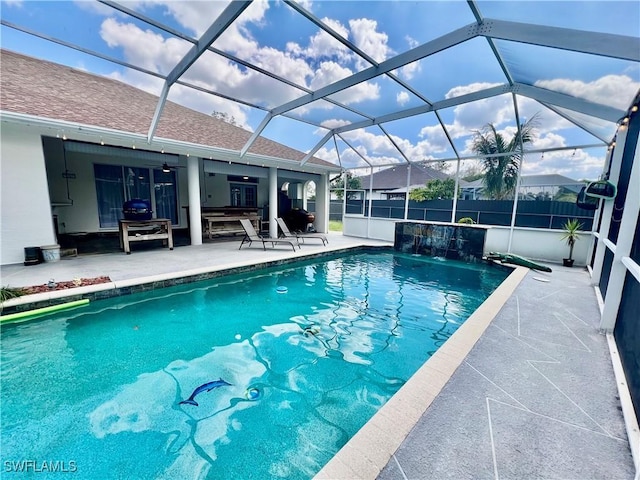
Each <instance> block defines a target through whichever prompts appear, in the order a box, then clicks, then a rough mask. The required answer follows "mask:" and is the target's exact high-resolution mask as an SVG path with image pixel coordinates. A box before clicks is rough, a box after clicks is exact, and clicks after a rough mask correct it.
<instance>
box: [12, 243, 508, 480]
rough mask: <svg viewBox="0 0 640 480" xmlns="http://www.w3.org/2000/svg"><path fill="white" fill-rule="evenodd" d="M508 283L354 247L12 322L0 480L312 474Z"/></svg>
mask: <svg viewBox="0 0 640 480" xmlns="http://www.w3.org/2000/svg"><path fill="white" fill-rule="evenodd" d="M506 275H507V274H506V273H505V272H504V271H503V270H500V269H496V268H491V267H485V266H476V265H465V264H462V263H459V262H444V261H438V260H433V259H426V258H422V257H413V256H410V255H403V254H396V253H362V254H357V255H352V256H346V257H334V258H328V259H319V260H314V261H306V262H304V263H299V264H292V265H288V266H282V267H278V268H273V269H267V270H262V271H260V272H259V273H255V274H246V275H234V276H230V277H224V278H219V279H216V280H212V281H209V282H204V283H198V284H190V285H183V286H179V287H172V288H168V289H163V290H161V291H156V292H155V293H153V292H151V293H145V294H136V295H131V296H127V297H119V298H116V299H110V300H103V301H99V302H94V303H92V304H91V305H90V306H88V307H83V308H81V309H76V310H73V311H68V312H66V313H65V312H61V313H58V314H55V315H52V316H50V317H47V318H46V319H39V320H36V321H32V322H27V323H22V324H15V325H5V326H3V327H2V332H1V341H2V343H1V346H2V350H1V360H2V361H1V374H2V392H1V395H2V412H1V416H2V434H1V435H2V437H1V448H2V449H1V456H2V466H1V468H2V470H3V476H5V475H6V476H7V477H8V478H9V477H11V476H12V474H11V472H12V471H14V470H16V469H18V468H25V465H27V464H25V463H20V462H23V461H25V460H32V461H34V464H30V465H31V467H28V466H27V467H26V468H30V469H31V471H32V472H33V471H34V470H39V471H40V472H39V473H33V475H34V476H36V478H47V476H51V477H52V478H54V477H55V478H60V476H61V474H60V473H51V474H50V475H47V469H48V470H51V469H53V468H57V469H64V468H66V469H67V470H73V471H74V472H75V473H74V478H95V479H102V478H123V479H130V478H136V479H145V478H148V479H156V478H162V479H181V480H184V479H192V478H198V479H199V478H212V479H213V478H225V479H231V478H238V479H247V478H257V479H263V478H278V477H282V478H294V479H303V478H310V477H312V476H313V475H314V474H315V473H317V471H318V470H320V468H322V466H323V465H324V464H325V463H326V462H327V461H328V460H329V459H330V458H331V457H332V456H333V455H334V454H335V453H336V452H337V451H338V450H339V449H340V447H341V446H342V445H344V444H345V443H346V442H347V440H348V439H349V438H350V437H351V436H353V435H354V434H355V433H356V432H357V431H358V429H359V428H360V427H361V426H362V425H363V424H364V423H365V422H366V421H367V420H368V419H369V418H370V417H371V416H372V415H373V414H374V413H375V412H376V411H377V410H378V409H379V408H380V407H381V406H382V405H383V404H384V403H385V402H386V401H387V400H388V399H389V398H390V397H391V396H392V395H393V394H394V393H395V392H396V391H397V390H398V389H399V388H400V387H401V386H402V385H403V384H404V382H405V381H406V380H407V379H408V378H409V377H410V376H411V375H412V374H413V373H414V372H415V371H416V370H417V369H418V368H419V367H420V366H421V365H422V364H423V363H424V362H425V361H426V360H427V359H428V358H429V356H430V355H431V354H433V352H434V351H435V350H436V349H437V348H438V347H439V346H440V345H441V344H442V343H443V342H444V341H445V340H446V339H447V338H448V337H449V336H450V335H451V334H452V333H453V332H454V331H455V330H456V329H457V328H458V327H459V326H460V324H461V323H462V322H464V320H465V319H466V318H467V317H468V316H469V315H470V314H471V313H472V312H473V311H474V310H475V309H476V308H477V307H478V306H479V305H480V304H481V303H482V302H483V300H484V299H485V298H486V297H487V296H488V295H489V294H490V293H491V292H492V291H493V290H494V289H495V288H496V287H497V286H498V285H499V284H500V283H501V282H502V280H504V278H505V277H506ZM283 287H284V288H283ZM219 379H221V380H223V382H219V383H220V386H217V387H216V388H211V389H208V391H202V392H199V393H197V392H196V393H197V394H196V395H195V396H194V397H193V399H194V400H195V402H196V403H197V404H198V405H197V406H196V405H193V404H188V403H180V402H181V401H184V400H187V399H189V397H190V396H191V395H192V393H194V391H195V390H196V388H197V387H199V386H200V385H205V384H207V383H208V382H212V381H215V380H219ZM225 382H226V383H228V384H230V385H227V384H225ZM210 386H216V384H214V385H210ZM8 462H9V463H8ZM56 462H57V463H56ZM20 465H22V467H20ZM43 468H44V469H45V471H42V470H43Z"/></svg>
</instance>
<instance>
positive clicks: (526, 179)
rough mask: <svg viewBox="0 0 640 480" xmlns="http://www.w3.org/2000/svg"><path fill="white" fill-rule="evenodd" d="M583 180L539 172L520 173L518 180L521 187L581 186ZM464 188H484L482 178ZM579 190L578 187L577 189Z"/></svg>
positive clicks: (468, 183)
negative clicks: (535, 173)
mask: <svg viewBox="0 0 640 480" xmlns="http://www.w3.org/2000/svg"><path fill="white" fill-rule="evenodd" d="M584 184H585V182H581V181H579V180H574V179H573V178H569V177H565V176H564V175H559V174H557V173H549V174H540V175H522V178H521V180H520V186H521V187H569V186H580V187H582V186H583V185H584ZM464 188H484V180H483V179H482V178H479V179H477V180H474V181H473V182H467V184H466V185H464ZM578 190H579V189H578Z"/></svg>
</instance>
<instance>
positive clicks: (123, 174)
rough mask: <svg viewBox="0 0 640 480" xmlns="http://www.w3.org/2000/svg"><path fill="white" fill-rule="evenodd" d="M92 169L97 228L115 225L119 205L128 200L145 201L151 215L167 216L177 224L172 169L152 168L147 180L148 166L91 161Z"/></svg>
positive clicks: (120, 206) (119, 216)
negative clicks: (103, 163)
mask: <svg viewBox="0 0 640 480" xmlns="http://www.w3.org/2000/svg"><path fill="white" fill-rule="evenodd" d="M93 170H94V175H95V182H96V194H97V198H98V217H99V220H100V228H112V227H117V226H118V220H120V219H121V218H122V217H123V215H122V205H123V204H124V202H126V201H127V200H132V199H140V200H145V201H147V202H149V203H150V204H151V205H152V209H154V210H155V212H156V215H155V217H157V218H170V219H171V223H172V224H174V225H177V224H178V189H177V176H176V172H175V171H173V170H171V171H170V172H168V173H165V172H163V171H162V170H160V169H158V170H153V182H151V175H150V170H149V169H148V168H138V167H129V166H123V165H102V164H94V166H93ZM152 188H153V193H154V195H153V198H152V196H151V189H152Z"/></svg>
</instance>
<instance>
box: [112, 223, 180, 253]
mask: <svg viewBox="0 0 640 480" xmlns="http://www.w3.org/2000/svg"><path fill="white" fill-rule="evenodd" d="M118 230H119V233H120V248H121V249H123V250H124V251H125V253H126V254H127V255H129V254H131V246H130V245H129V244H130V242H144V241H146V240H163V242H162V244H163V245H164V246H168V247H169V250H173V232H172V230H171V219H169V218H152V219H151V220H120V222H118Z"/></svg>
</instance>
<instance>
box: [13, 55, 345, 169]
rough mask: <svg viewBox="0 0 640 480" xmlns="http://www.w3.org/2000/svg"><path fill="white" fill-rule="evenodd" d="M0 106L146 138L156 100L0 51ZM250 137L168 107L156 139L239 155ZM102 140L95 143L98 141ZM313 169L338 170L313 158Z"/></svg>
mask: <svg viewBox="0 0 640 480" xmlns="http://www.w3.org/2000/svg"><path fill="white" fill-rule="evenodd" d="M0 64H1V65H2V69H1V70H0V105H1V109H2V111H3V112H12V113H18V114H24V115H31V116H35V117H41V118H46V119H52V120H59V121H65V122H70V123H72V124H79V125H91V126H95V127H102V128H106V129H113V130H118V131H122V132H131V133H134V134H139V135H144V136H145V137H146V135H147V132H148V130H149V125H150V121H151V119H152V118H153V115H154V112H155V109H156V106H157V104H158V97H156V96H154V95H152V94H150V93H147V92H145V91H143V90H140V89H138V88H135V87H132V86H131V85H127V84H126V83H122V82H120V81H118V80H114V79H111V78H107V77H102V76H99V75H94V74H92V73H88V72H85V71H82V70H78V69H74V68H70V67H67V66H64V65H60V64H57V63H52V62H49V61H46V60H40V59H36V58H33V57H29V56H26V55H22V54H19V53H15V52H11V51H7V50H0ZM251 135H252V132H250V131H247V130H244V129H243V128H241V127H238V126H235V125H232V124H230V123H227V122H225V121H224V120H221V119H218V118H215V117H213V116H210V115H206V114H204V113H200V112H197V111H195V110H191V109H189V108H186V107H183V106H181V105H178V104H176V103H174V102H170V101H167V102H166V104H165V106H164V109H163V111H162V115H161V117H160V121H159V123H158V127H157V130H156V136H157V137H159V138H165V139H171V140H176V141H179V142H186V143H189V144H198V145H203V146H210V147H215V148H221V149H227V150H233V151H239V150H240V149H242V147H243V146H244V145H245V143H246V142H247V141H248V140H249V138H250V137H251ZM97 140H98V139H96V141H97ZM249 152H250V153H254V154H257V155H263V156H267V157H273V158H278V159H287V160H295V161H298V162H300V161H301V160H302V159H303V158H304V156H305V154H304V153H303V152H300V151H298V150H295V149H293V148H290V147H287V146H286V145H282V144H280V143H277V142H274V141H272V140H269V139H267V138H264V137H258V139H257V140H256V141H255V142H254V143H253V145H252V146H251V148H250V149H249ZM310 163H314V164H316V165H326V166H331V167H334V168H333V169H334V170H335V166H334V165H332V164H330V163H328V162H325V161H323V160H320V159H317V158H315V157H314V158H312V159H311V160H310Z"/></svg>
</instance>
